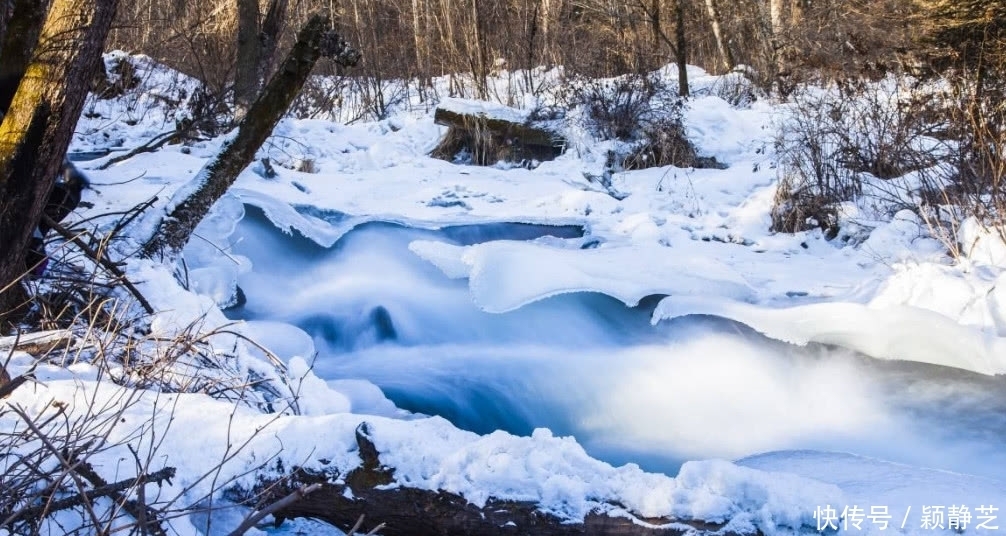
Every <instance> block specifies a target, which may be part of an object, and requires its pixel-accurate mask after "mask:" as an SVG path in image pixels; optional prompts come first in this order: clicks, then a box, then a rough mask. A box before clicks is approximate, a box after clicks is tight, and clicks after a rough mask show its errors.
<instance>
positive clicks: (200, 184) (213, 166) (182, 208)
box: [143, 15, 360, 258]
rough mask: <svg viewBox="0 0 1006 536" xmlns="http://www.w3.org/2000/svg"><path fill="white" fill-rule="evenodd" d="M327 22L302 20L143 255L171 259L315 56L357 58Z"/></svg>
mask: <svg viewBox="0 0 1006 536" xmlns="http://www.w3.org/2000/svg"><path fill="white" fill-rule="evenodd" d="M328 27H329V20H328V17H327V16H322V15H314V16H312V17H311V19H310V20H309V21H308V22H307V24H305V25H304V27H303V28H302V29H301V31H300V33H299V34H298V36H297V43H296V44H295V45H294V46H293V49H292V50H291V51H290V53H289V55H288V56H287V57H286V60H285V61H284V62H283V65H281V66H280V68H279V70H278V71H277V72H276V74H275V75H274V76H273V77H272V79H271V80H270V81H269V84H268V85H267V86H266V88H265V89H264V90H263V91H262V94H261V95H259V97H258V99H256V100H255V102H254V103H253V104H252V105H251V108H249V110H248V114H247V115H246V116H245V118H244V120H242V121H241V124H240V125H238V129H237V133H236V134H235V135H234V136H233V137H232V138H231V139H230V140H228V141H227V142H225V143H224V145H223V148H222V149H221V150H220V154H218V155H217V157H216V158H214V159H213V161H211V162H210V163H209V164H207V165H206V166H205V167H203V169H201V170H200V171H199V173H198V174H196V177H195V178H194V179H193V180H192V183H190V187H183V188H182V190H181V192H185V193H184V194H182V195H185V197H184V198H182V199H177V200H173V201H172V203H171V205H173V208H170V210H171V213H170V214H168V215H167V216H166V217H163V218H162V219H161V221H160V222H159V223H158V225H157V231H156V232H155V233H154V235H153V236H152V237H150V238H149V239H148V240H147V242H146V244H145V245H144V248H143V252H144V254H145V255H146V256H148V257H151V256H154V255H155V254H157V253H163V254H166V255H167V256H168V257H169V258H170V257H174V256H177V254H178V253H179V252H180V251H181V250H182V248H183V247H184V246H185V244H186V242H188V241H189V237H190V236H191V235H192V231H194V230H195V228H196V226H197V225H199V222H200V221H202V219H203V217H205V216H206V214H207V213H208V212H209V210H210V207H212V206H213V203H215V202H216V201H217V199H219V198H220V197H221V196H222V195H223V194H224V193H225V192H226V191H227V189H228V188H230V186H231V184H233V183H234V181H235V180H236V179H237V177H238V174H239V173H241V171H242V170H243V169H244V168H245V167H247V166H248V164H249V163H251V161H252V160H253V159H254V158H255V153H256V152H257V151H258V149H259V147H261V146H262V143H263V142H265V140H266V138H268V137H269V135H270V134H271V133H272V129H273V128H274V127H275V126H276V123H278V122H279V120H280V119H281V118H282V117H283V115H284V114H285V113H286V111H287V109H288V108H289V107H290V103H292V102H293V99H294V98H295V97H296V96H297V93H299V92H300V89H301V87H302V86H303V85H304V82H305V81H306V80H307V77H308V75H310V74H311V70H312V69H313V68H314V64H315V63H316V62H317V61H318V58H320V57H321V56H322V55H324V56H329V57H332V58H333V59H334V60H335V61H336V62H337V63H339V64H340V65H343V66H352V65H355V64H356V63H357V62H358V61H359V59H360V54H359V53H358V52H357V51H356V50H354V49H353V48H351V47H350V46H349V45H348V44H346V42H345V41H343V40H342V38H341V37H339V36H338V35H336V34H335V33H334V32H332V31H328V30H327V28H328ZM188 192H191V194H189V193H188ZM176 195H179V194H176Z"/></svg>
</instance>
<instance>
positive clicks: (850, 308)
mask: <svg viewBox="0 0 1006 536" xmlns="http://www.w3.org/2000/svg"><path fill="white" fill-rule="evenodd" d="M688 315H710V316H718V317H722V318H727V319H730V320H734V321H737V322H741V323H743V324H746V325H748V326H750V327H751V328H753V329H755V330H756V331H759V332H761V333H763V334H764V335H766V336H768V337H771V338H774V339H778V340H781V341H785V342H789V343H791V344H797V345H801V346H802V345H806V344H808V343H812V342H814V343H821V344H834V345H837V346H841V347H844V348H848V349H850V350H854V351H857V352H861V353H863V354H866V355H869V356H871V357H874V358H877V359H892V360H903V361H918V362H920V363H929V364H933V365H942V366H946V367H955V368H959V369H964V370H970V371H973V372H977V373H980V374H990V375H991V374H1004V373H1006V338H1003V337H997V336H994V335H991V334H987V333H984V332H982V331H981V330H978V329H976V328H973V327H969V326H963V325H961V324H958V323H957V322H955V321H954V320H953V319H951V318H949V317H947V316H944V315H942V314H940V313H937V312H934V311H929V310H925V309H920V308H917V307H912V306H909V305H890V306H886V307H880V306H867V305H863V304H858V303H844V302H832V303H817V304H811V305H801V306H796V307H789V308H784V309H769V308H764V307H759V306H756V305H751V304H746V303H739V302H735V301H729V300H723V299H715V298H695V297H688V296H671V297H668V298H665V299H664V300H662V301H661V302H660V303H659V304H658V305H657V309H656V310H655V311H654V312H653V323H654V324H656V323H657V322H659V321H661V320H667V319H673V318H677V317H682V316H688Z"/></svg>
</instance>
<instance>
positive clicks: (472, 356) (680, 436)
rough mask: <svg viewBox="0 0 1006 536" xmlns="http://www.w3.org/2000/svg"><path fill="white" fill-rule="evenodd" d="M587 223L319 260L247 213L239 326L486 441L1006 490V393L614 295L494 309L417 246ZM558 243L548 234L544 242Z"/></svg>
mask: <svg viewBox="0 0 1006 536" xmlns="http://www.w3.org/2000/svg"><path fill="white" fill-rule="evenodd" d="M580 234H581V231H580V230H579V229H577V228H573V227H548V226H531V225H519V224H486V225H479V226H465V227H453V228H448V229H444V230H439V231H430V230H420V229H412V228H408V227H404V226H401V225H395V224H387V223H369V224H364V225H361V226H359V227H357V228H355V229H354V230H353V231H350V232H349V233H348V234H347V235H345V236H344V237H343V238H342V239H341V240H340V241H339V242H338V243H336V245H335V246H333V247H331V248H328V249H326V248H322V247H320V246H317V245H316V244H314V243H313V242H311V241H309V240H307V239H305V238H303V237H301V236H298V235H296V234H294V235H288V234H284V233H282V232H280V231H279V230H277V229H276V228H275V227H274V226H273V225H272V224H270V223H269V222H268V221H267V220H266V219H265V218H264V217H263V216H262V214H261V213H260V212H259V211H257V210H254V209H249V210H248V213H247V215H246V216H245V218H244V219H243V220H242V222H241V223H240V224H239V226H238V229H237V231H236V233H235V235H234V238H235V243H236V246H235V248H234V252H235V253H238V254H240V255H244V256H247V257H248V258H250V259H251V260H252V262H253V265H254V269H253V270H252V271H251V272H250V273H247V274H245V275H243V276H242V278H241V280H240V285H241V287H242V289H243V291H244V293H245V295H246V297H247V302H246V303H245V304H244V305H243V306H242V307H240V308H238V309H234V310H232V311H230V313H229V314H230V315H231V316H232V317H234V318H240V319H247V320H270V321H281V322H286V323H290V324H293V325H296V326H298V327H300V328H301V329H303V330H304V331H306V332H307V333H308V334H310V336H311V337H312V338H313V339H314V343H315V346H316V348H317V349H318V358H317V361H316V363H315V372H316V373H317V374H318V375H319V376H321V377H322V378H325V379H329V380H337V379H366V380H369V381H371V382H373V383H374V384H376V385H377V386H379V387H380V388H381V389H382V390H383V391H384V393H385V394H386V395H387V396H388V397H389V398H390V399H391V400H393V401H394V402H395V403H396V404H397V405H398V406H399V407H401V408H405V409H408V410H412V411H416V412H421V413H425V414H431V415H441V416H443V417H445V418H447V419H449V420H450V421H452V422H453V423H455V424H456V425H457V426H459V427H462V428H465V429H469V430H473V431H476V432H480V433H485V432H490V431H493V430H496V429H503V430H506V431H509V432H512V433H515V434H529V433H530V432H531V431H532V430H533V429H534V428H537V427H547V428H550V429H551V430H552V431H553V432H554V433H556V434H559V435H573V436H575V437H576V438H577V440H578V441H579V442H580V444H582V445H583V446H584V448H585V449H586V450H587V451H588V452H589V453H590V454H591V455H593V456H595V457H598V458H600V459H604V460H606V461H609V462H611V463H613V464H622V463H626V462H635V463H638V464H639V465H641V466H642V467H643V468H645V469H648V470H653V471H662V472H667V473H669V474H674V473H675V472H676V470H677V467H678V466H679V465H680V463H681V462H682V461H684V460H688V459H702V458H713V457H719V458H739V457H742V456H747V455H752V454H756V453H760V452H767V451H773V450H789V449H821V450H833V451H843V452H854V453H858V454H862V455H866V456H874V457H878V458H883V459H888V460H893V461H897V462H904V463H909V464H913V465H922V466H928V467H935V468H940V469H947V470H954V471H961V472H968V473H974V474H981V475H983V476H991V477H997V478H1006V449H1004V448H1003V445H1004V440H1006V379H1004V378H1003V377H996V378H992V377H987V376H981V375H978V374H973V373H969V372H964V371H959V370H953V369H947V368H943V367H936V366H931V365H924V364H918V363H907V362H897V363H895V362H882V361H877V360H874V359H871V358H869V357H866V356H860V355H854V354H852V353H850V352H848V351H844V350H841V349H837V348H827V347H822V346H812V347H807V348H802V347H795V346H791V345H787V344H783V343H779V342H777V341H773V340H769V339H766V338H765V337H762V336H761V335H759V334H757V333H754V332H752V331H751V330H749V329H747V328H746V327H744V326H742V325H738V324H735V323H731V322H727V321H724V320H721V319H715V318H706V317H696V318H685V319H679V320H676V321H673V322H668V323H661V324H660V325H657V326H651V325H650V322H649V320H650V313H651V311H652V308H653V307H654V305H655V303H656V301H657V297H653V299H647V300H644V301H643V303H641V304H640V305H639V306H637V307H632V308H630V307H626V306H625V305H624V304H622V303H621V302H619V301H617V300H614V299H612V298H609V297H607V296H603V295H600V294H591V293H579V294H567V295H561V296H557V297H554V298H550V299H547V300H543V301H540V302H537V303H534V304H531V305H528V306H526V307H523V308H521V309H519V310H517V311H513V312H511V313H507V314H489V313H484V312H482V311H480V310H479V309H478V308H477V307H476V305H475V304H474V303H473V302H472V299H471V297H470V295H469V293H468V288H467V281H464V280H451V279H448V278H447V277H445V276H444V275H443V274H442V273H441V272H440V271H439V270H438V269H437V268H435V267H434V266H432V265H431V264H429V263H427V262H426V261H423V260H422V259H420V258H419V257H417V256H416V255H414V254H413V253H411V252H410V251H409V250H408V244H409V243H410V242H411V241H413V240H420V239H422V240H431V239H432V240H441V241H446V242H450V243H454V244H460V245H467V244H473V243H479V242H484V241H488V240H499V239H511V240H531V239H541V240H553V241H554V240H571V241H579V242H582V239H580V238H579V236H580ZM540 237H544V238H540Z"/></svg>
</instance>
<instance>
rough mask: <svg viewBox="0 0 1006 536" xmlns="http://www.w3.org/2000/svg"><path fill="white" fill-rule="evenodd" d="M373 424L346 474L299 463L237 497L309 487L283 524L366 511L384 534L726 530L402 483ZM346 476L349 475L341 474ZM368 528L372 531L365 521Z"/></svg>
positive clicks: (659, 535)
mask: <svg viewBox="0 0 1006 536" xmlns="http://www.w3.org/2000/svg"><path fill="white" fill-rule="evenodd" d="M369 436H370V432H369V430H368V426H367V423H363V424H361V425H360V427H359V428H357V430H356V442H357V445H358V447H359V454H360V458H361V460H362V462H363V463H362V465H361V466H360V467H358V468H356V469H354V470H353V471H350V472H349V473H348V474H346V475H338V474H328V473H325V472H323V471H314V470H306V469H303V468H296V469H294V470H293V472H292V474H291V475H289V476H288V477H286V478H281V479H274V480H265V481H263V482H260V484H259V485H258V486H256V487H255V488H254V489H253V490H250V491H249V492H245V493H243V494H241V495H243V497H239V496H232V497H231V498H234V499H239V500H240V499H242V498H244V499H251V498H253V497H254V499H255V500H256V501H258V503H259V504H269V503H273V502H276V501H278V500H281V499H282V498H283V497H284V496H287V495H290V494H291V493H295V492H296V490H298V489H302V488H304V487H305V486H310V487H311V488H312V493H311V494H310V495H307V496H304V497H301V498H300V500H298V501H296V502H293V503H292V504H289V505H287V506H286V507H284V508H282V509H279V510H277V511H275V512H273V516H274V518H275V520H276V523H277V525H278V524H280V523H282V522H283V521H284V520H285V519H294V518H310V519H316V520H320V521H324V522H327V523H329V524H331V525H333V526H335V527H338V528H340V529H342V530H346V529H347V528H348V527H351V526H353V525H354V523H355V522H356V521H357V520H359V518H360V516H365V518H366V519H367V520H372V522H373V524H374V525H376V524H379V523H383V524H384V525H385V526H384V528H383V529H381V531H380V533H381V534H382V535H385V536H434V535H436V536H454V535H459V536H460V535H469V534H478V535H483V536H495V535H507V536H512V535H537V536H567V535H585V534H591V535H601V536H678V535H683V534H701V533H713V532H716V533H718V534H720V535H723V536H725V535H727V534H730V533H729V532H726V533H724V532H719V531H720V530H721V529H722V528H723V527H724V526H725V525H724V524H717V523H707V522H703V521H693V520H674V519H644V518H641V517H637V516H634V515H632V514H631V513H630V512H627V511H626V510H625V509H623V508H620V507H619V506H618V505H611V506H612V508H611V510H610V511H595V512H592V513H590V514H589V515H587V516H586V517H585V519H584V520H583V522H582V523H570V522H568V520H564V519H562V518H560V517H558V516H555V515H552V514H550V513H547V512H544V511H542V510H541V508H540V505H538V504H536V503H533V502H525V501H505V500H496V499H490V500H489V501H488V502H487V503H486V504H485V506H482V507H479V506H477V505H475V504H472V503H470V502H469V501H468V500H467V499H465V498H464V497H462V496H461V495H458V494H456V493H450V492H446V491H443V490H428V489H417V488H410V487H405V486H395V485H393V484H394V470H393V468H389V467H385V466H383V465H381V463H380V460H379V459H378V451H377V449H376V448H375V446H374V444H373V441H372V440H371V439H370V437H369ZM340 476H343V477H344V478H340ZM361 530H367V527H366V526H364V527H363V528H362V529H361Z"/></svg>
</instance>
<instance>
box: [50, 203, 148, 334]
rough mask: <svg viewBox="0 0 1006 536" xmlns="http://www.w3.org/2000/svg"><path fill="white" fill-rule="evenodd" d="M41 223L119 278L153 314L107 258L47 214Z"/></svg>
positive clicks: (145, 302) (135, 289)
mask: <svg viewBox="0 0 1006 536" xmlns="http://www.w3.org/2000/svg"><path fill="white" fill-rule="evenodd" d="M42 221H43V222H45V224H46V225H48V226H49V227H51V228H52V229H53V230H54V231H56V232H57V233H59V234H60V236H62V237H63V238H65V239H67V240H69V241H70V242H73V244H74V245H76V246H77V247H78V248H80V250H81V251H82V252H84V255H87V256H88V257H90V258H91V260H93V261H95V262H97V263H98V264H100V265H101V267H102V268H104V269H105V270H107V271H108V272H109V273H111V274H112V275H114V276H115V277H117V278H119V280H120V281H122V285H123V286H124V287H126V289H127V290H128V291H129V293H130V294H132V295H133V297H134V298H136V301H138V302H139V303H140V305H141V306H142V307H143V310H145V311H146V312H147V314H151V315H152V314H154V308H153V307H152V306H151V305H150V302H148V301H147V299H146V298H144V297H143V294H141V293H140V290H139V289H137V288H136V286H134V285H133V284H132V283H131V282H130V281H129V279H126V274H125V273H123V271H122V270H120V269H119V267H118V266H116V265H115V263H113V262H112V261H110V260H108V258H107V257H105V256H103V255H100V254H99V253H98V252H97V251H94V250H93V249H91V247H90V246H88V245H87V244H85V243H84V241H83V240H81V239H80V237H78V236H76V235H74V234H73V233H71V232H70V231H68V230H66V228H65V227H63V226H62V225H60V224H59V223H58V222H56V221H55V220H53V219H52V218H51V217H49V216H48V215H47V214H43V215H42Z"/></svg>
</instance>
